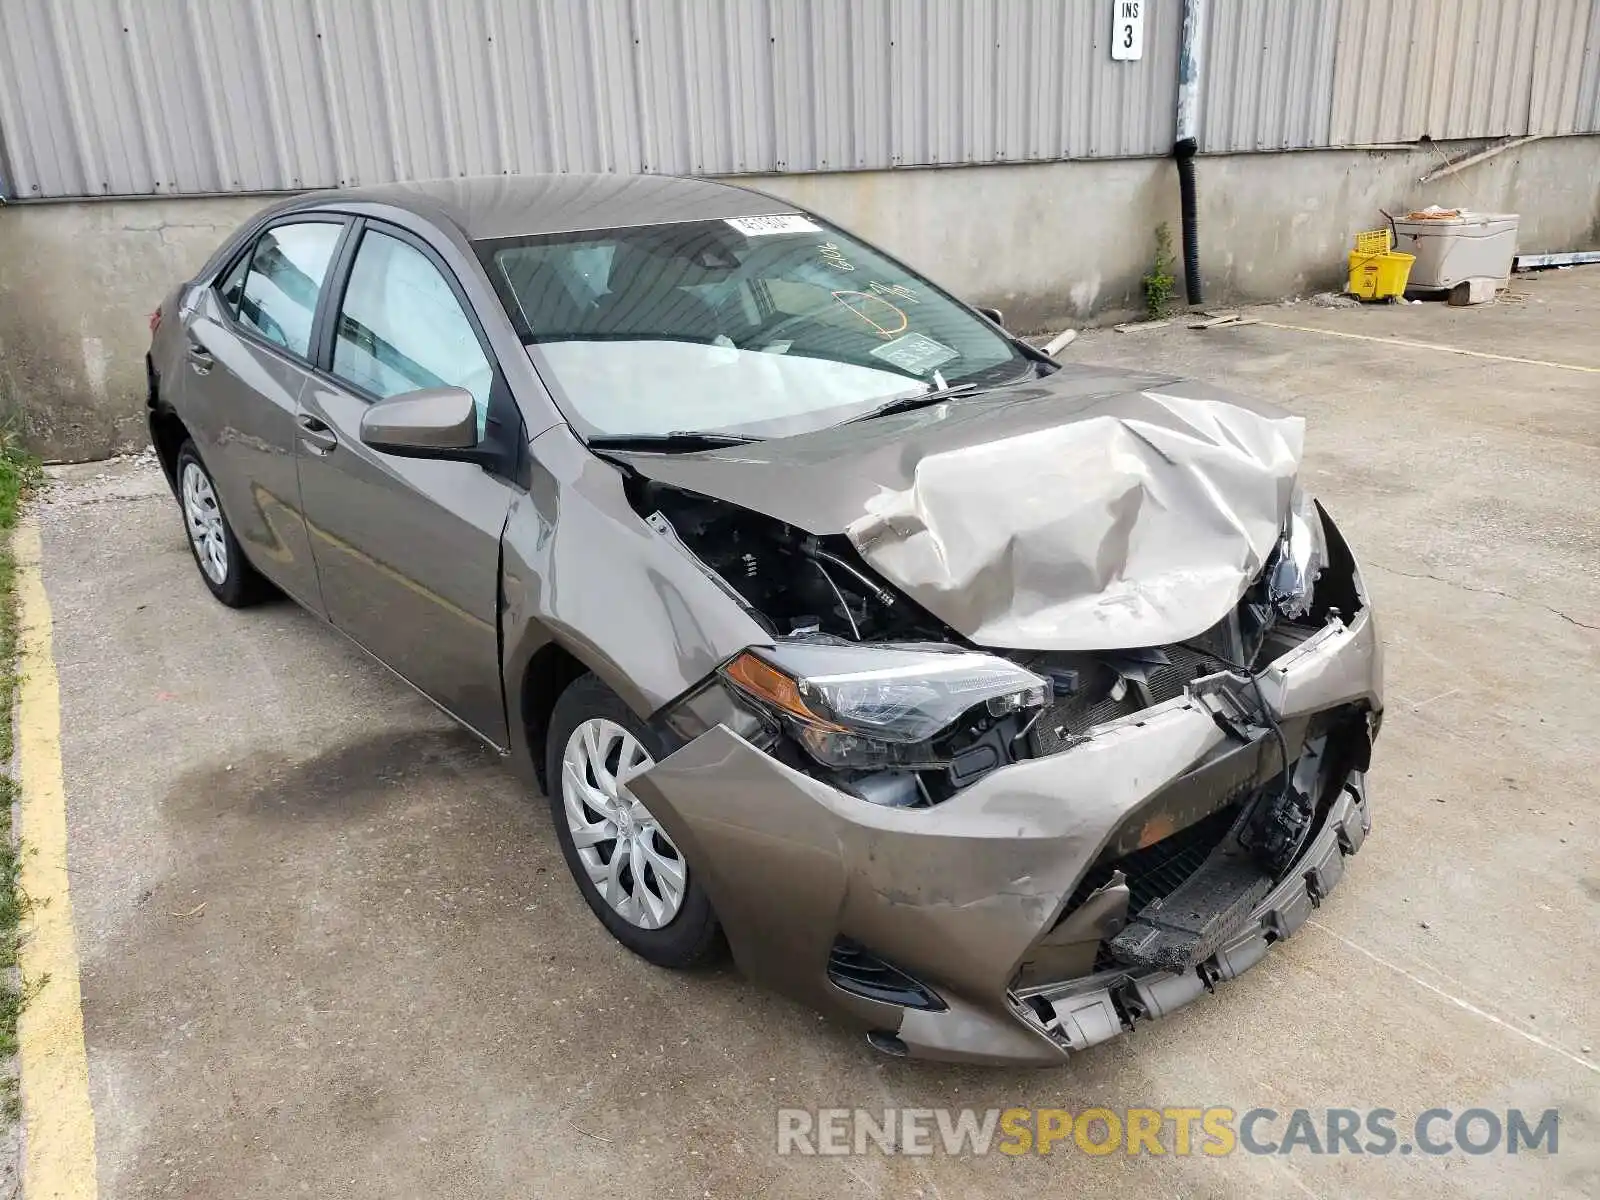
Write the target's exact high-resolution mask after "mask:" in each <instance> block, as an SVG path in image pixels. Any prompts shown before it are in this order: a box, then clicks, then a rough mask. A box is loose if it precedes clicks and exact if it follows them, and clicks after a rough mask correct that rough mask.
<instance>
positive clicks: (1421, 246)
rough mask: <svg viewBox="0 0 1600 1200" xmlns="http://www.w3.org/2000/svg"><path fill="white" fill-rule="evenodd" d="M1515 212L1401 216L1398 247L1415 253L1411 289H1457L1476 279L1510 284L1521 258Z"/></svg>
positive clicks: (1500, 285) (1408, 283) (1397, 223)
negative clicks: (1419, 217) (1422, 217)
mask: <svg viewBox="0 0 1600 1200" xmlns="http://www.w3.org/2000/svg"><path fill="white" fill-rule="evenodd" d="M1517 220H1518V214H1516V213H1475V212H1462V213H1461V214H1460V215H1459V216H1455V217H1440V218H1436V219H1433V220H1411V219H1408V218H1400V217H1397V218H1396V219H1395V223H1394V232H1395V249H1396V250H1403V251H1404V252H1405V253H1407V254H1414V255H1416V257H1417V261H1416V262H1414V263H1412V264H1411V277H1410V278H1409V279H1408V280H1407V281H1406V287H1407V288H1408V289H1409V288H1424V289H1426V288H1453V287H1455V286H1456V285H1457V284H1458V283H1470V282H1478V283H1480V284H1489V285H1492V286H1494V287H1497V288H1503V287H1506V286H1508V284H1509V281H1510V276H1511V260H1512V259H1513V258H1515V257H1516V256H1517Z"/></svg>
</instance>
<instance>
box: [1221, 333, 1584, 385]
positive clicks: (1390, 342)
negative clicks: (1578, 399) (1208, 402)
mask: <svg viewBox="0 0 1600 1200" xmlns="http://www.w3.org/2000/svg"><path fill="white" fill-rule="evenodd" d="M1257 324H1259V325H1260V326H1262V328H1264V329H1293V330H1294V331H1295V332H1297V333H1320V334H1323V335H1325V336H1327V337H1338V338H1349V339H1350V340H1351V341H1353V342H1377V343H1378V345H1380V346H1405V347H1407V348H1409V349H1412V350H1443V351H1444V352H1445V353H1447V354H1464V355H1466V356H1467V357H1468V358H1487V359H1490V360H1492V361H1494V362H1510V363H1526V364H1527V365H1528V366H1530V367H1554V368H1555V369H1556V370H1558V371H1582V372H1584V373H1585V374H1588V375H1600V367H1584V366H1579V365H1578V364H1577V363H1564V362H1552V361H1551V360H1550V359H1548V358H1518V357H1517V356H1516V355H1515V354H1490V353H1489V352H1488V351H1487V350H1463V349H1462V348H1461V347H1460V346H1446V345H1444V344H1442V343H1440V342H1413V341H1411V340H1409V339H1407V338H1392V337H1377V336H1375V335H1374V334H1370V333H1346V332H1344V331H1343V330H1342V329H1318V328H1316V327H1315V326H1312V325H1285V324H1284V323H1283V322H1281V321H1258V322H1257ZM1222 328H1224V329H1226V328H1227V326H1226V325H1224V326H1222Z"/></svg>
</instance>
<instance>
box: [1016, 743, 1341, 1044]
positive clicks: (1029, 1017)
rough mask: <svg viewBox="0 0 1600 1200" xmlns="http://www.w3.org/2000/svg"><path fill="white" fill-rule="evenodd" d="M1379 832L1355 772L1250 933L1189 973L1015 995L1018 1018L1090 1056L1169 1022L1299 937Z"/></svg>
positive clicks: (1102, 980) (1094, 980)
mask: <svg viewBox="0 0 1600 1200" xmlns="http://www.w3.org/2000/svg"><path fill="white" fill-rule="evenodd" d="M1371 829H1372V818H1371V815H1370V813H1369V812H1368V810H1367V795H1366V777H1365V775H1364V774H1363V773H1362V772H1359V771H1356V772H1352V773H1351V775H1350V777H1349V779H1348V780H1347V781H1346V782H1345V784H1344V787H1343V788H1342V789H1341V792H1340V795H1339V796H1338V798H1337V799H1335V800H1334V802H1333V804H1332V806H1331V807H1330V808H1329V810H1328V813H1327V816H1326V818H1325V819H1324V822H1323V825H1322V829H1321V830H1320V832H1318V833H1317V834H1316V836H1315V837H1313V838H1312V839H1311V842H1310V844H1309V845H1308V846H1307V847H1306V848H1305V850H1304V851H1303V852H1302V853H1301V855H1300V857H1299V859H1298V860H1296V862H1295V863H1294V865H1293V867H1292V868H1291V869H1290V871H1289V873H1288V875H1287V876H1286V877H1285V878H1284V879H1283V880H1282V882H1280V883H1279V884H1278V886H1277V887H1276V888H1274V889H1273V890H1272V892H1271V894H1269V895H1268V896H1267V898H1266V899H1265V900H1263V901H1262V902H1261V904H1260V905H1259V906H1258V907H1257V908H1256V910H1255V912H1254V913H1253V914H1252V919H1251V922H1250V925H1249V927H1248V928H1247V929H1246V930H1245V931H1244V932H1242V933H1239V934H1236V935H1235V936H1234V937H1232V938H1231V939H1229V941H1228V943H1227V944H1226V945H1224V946H1222V947H1221V948H1220V949H1219V950H1218V951H1217V952H1216V953H1215V954H1213V955H1212V956H1211V957H1209V958H1208V959H1207V960H1206V961H1205V962H1202V963H1200V964H1199V966H1197V967H1196V968H1194V969H1192V970H1188V971H1179V972H1174V971H1145V972H1133V971H1127V970H1123V969H1115V970H1111V971H1102V972H1099V973H1097V974H1095V975H1092V976H1090V977H1089V978H1087V979H1077V980H1073V981H1071V982H1070V983H1064V984H1056V985H1044V986H1039V987H1034V988H1029V989H1026V990H1022V991H1018V992H1014V993H1013V994H1012V1003H1013V1006H1014V1008H1015V1010H1016V1012H1017V1014H1018V1015H1019V1016H1020V1017H1022V1019H1023V1020H1025V1021H1028V1022H1030V1023H1031V1024H1033V1025H1035V1026H1037V1027H1038V1028H1039V1029H1041V1030H1043V1031H1044V1032H1045V1033H1047V1034H1048V1035H1049V1036H1050V1037H1051V1038H1052V1039H1053V1040H1054V1041H1055V1042H1057V1043H1058V1044H1059V1045H1061V1046H1062V1047H1063V1048H1065V1049H1067V1050H1087V1049H1088V1048H1089V1047H1090V1046H1094V1045H1098V1044H1099V1043H1100V1042H1104V1041H1109V1040H1110V1039H1111V1038H1113V1037H1116V1036H1117V1035H1118V1034H1120V1033H1124V1032H1126V1031H1127V1030H1129V1029H1132V1028H1133V1026H1134V1025H1135V1023H1137V1022H1138V1021H1141V1020H1146V1019H1154V1018H1158V1017H1165V1016H1168V1015H1170V1014H1171V1013H1173V1012H1176V1011H1177V1010H1178V1009H1180V1008H1182V1007H1183V1006H1184V1005H1185V1004H1188V1003H1189V1002H1190V1001H1193V1000H1197V999H1199V998H1200V996H1201V995H1202V994H1203V993H1205V992H1208V991H1212V990H1214V989H1215V987H1216V985H1217V984H1218V983H1222V982H1225V981H1227V980H1230V979H1236V978H1238V977H1239V976H1240V975H1242V974H1244V973H1245V972H1246V971H1248V970H1249V969H1250V968H1251V967H1253V966H1255V965H1256V964H1257V963H1258V962H1260V961H1261V960H1262V958H1264V957H1265V956H1266V953H1267V950H1268V948H1269V947H1270V946H1272V945H1273V944H1274V943H1276V942H1280V941H1283V940H1284V939H1285V938H1288V937H1291V936H1293V934H1294V933H1295V931H1296V930H1298V929H1299V928H1300V927H1301V926H1302V925H1304V924H1305V923H1306V918H1308V917H1309V916H1310V915H1311V910H1312V909H1314V908H1316V907H1317V906H1318V905H1320V904H1321V903H1322V902H1323V900H1325V899H1326V898H1327V897H1328V894H1329V893H1330V892H1332V891H1333V889H1334V888H1336V887H1338V886H1339V881H1340V880H1341V879H1343V878H1344V859H1345V856H1346V855H1347V854H1355V853H1356V852H1357V851H1359V850H1360V849H1361V844H1362V843H1363V842H1364V841H1365V840H1366V837H1367V834H1368V833H1369V832H1370V831H1371Z"/></svg>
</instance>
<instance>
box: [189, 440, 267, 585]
mask: <svg viewBox="0 0 1600 1200" xmlns="http://www.w3.org/2000/svg"><path fill="white" fill-rule="evenodd" d="M173 475H174V477H175V479H176V480H177V486H176V488H175V490H176V492H177V494H178V511H179V512H180V513H182V515H183V529H184V533H185V534H187V535H188V541H189V553H190V554H192V555H194V565H195V566H196V568H198V569H199V571H200V578H201V580H202V581H203V582H204V583H205V585H206V587H207V588H209V589H210V591H211V594H212V595H213V596H215V597H216V598H217V599H218V600H220V601H222V602H223V603H224V604H226V605H227V606H228V607H229V608H247V607H249V606H250V605H252V604H258V603H260V602H261V601H262V600H264V599H266V598H267V597H268V596H270V595H271V594H272V585H271V584H269V583H268V582H267V581H266V580H265V579H264V578H262V576H261V575H260V573H258V572H257V571H256V569H255V568H254V567H252V566H251V565H250V562H249V560H248V559H246V558H245V556H244V551H243V550H241V549H240V548H239V539H238V538H236V537H235V536H234V534H233V526H232V525H230V524H228V518H227V515H226V514H225V513H224V512H223V511H222V502H221V500H220V499H219V498H218V496H217V485H216V484H215V483H214V482H213V481H212V479H211V472H209V471H207V470H206V465H205V463H203V462H201V461H200V454H199V452H198V451H197V450H196V449H195V447H194V442H193V441H191V440H189V439H187V438H185V439H184V442H183V445H181V446H179V447H178V457H177V460H176V463H175V465H174V467H173Z"/></svg>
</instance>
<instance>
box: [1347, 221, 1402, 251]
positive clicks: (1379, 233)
mask: <svg viewBox="0 0 1600 1200" xmlns="http://www.w3.org/2000/svg"><path fill="white" fill-rule="evenodd" d="M1393 236H1394V231H1393V230H1391V229H1389V228H1387V227H1385V228H1383V229H1369V230H1367V231H1366V232H1365V233H1358V234H1356V253H1357V254H1387V253H1388V252H1389V251H1390V250H1393V249H1394V242H1393V241H1392V240H1390V239H1391V238H1392V237H1393Z"/></svg>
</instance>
